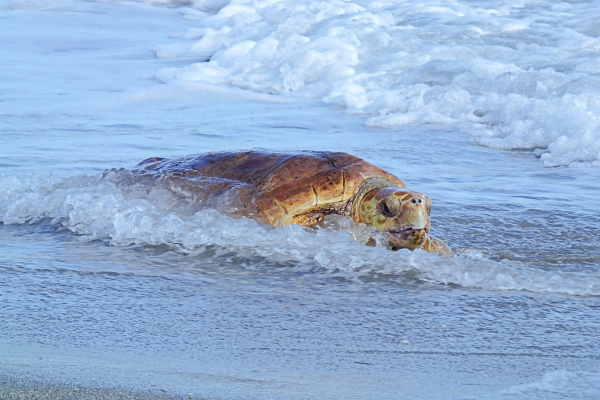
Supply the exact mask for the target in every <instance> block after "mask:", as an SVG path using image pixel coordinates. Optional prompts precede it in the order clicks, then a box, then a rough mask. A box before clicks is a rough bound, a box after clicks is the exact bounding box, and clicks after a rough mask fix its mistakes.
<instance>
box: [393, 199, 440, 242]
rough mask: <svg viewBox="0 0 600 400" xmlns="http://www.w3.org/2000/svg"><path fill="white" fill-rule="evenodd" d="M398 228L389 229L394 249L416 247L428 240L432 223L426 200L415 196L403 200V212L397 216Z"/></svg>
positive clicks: (396, 223)
mask: <svg viewBox="0 0 600 400" xmlns="http://www.w3.org/2000/svg"><path fill="white" fill-rule="evenodd" d="M394 225H396V228H393V229H390V231H389V242H390V246H391V247H392V248H393V249H400V248H407V249H416V248H419V247H421V246H422V245H423V244H424V243H425V241H426V240H427V237H428V234H429V229H430V223H429V213H428V212H427V207H426V203H425V200H424V199H422V198H420V197H418V196H414V197H412V198H411V199H410V200H408V201H405V202H403V205H402V213H401V214H400V215H399V216H398V217H397V218H396V220H395V224H394Z"/></svg>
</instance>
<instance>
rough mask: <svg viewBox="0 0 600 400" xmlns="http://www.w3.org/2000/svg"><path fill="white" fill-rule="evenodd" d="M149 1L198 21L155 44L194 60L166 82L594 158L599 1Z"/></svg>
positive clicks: (597, 162)
mask: <svg viewBox="0 0 600 400" xmlns="http://www.w3.org/2000/svg"><path fill="white" fill-rule="evenodd" d="M144 2H145V3H150V4H154V5H163V6H164V5H166V6H186V7H184V8H183V9H182V10H185V11H184V14H185V16H186V18H189V19H195V20H197V21H198V22H197V26H196V27H194V28H190V29H188V30H186V31H185V32H180V33H179V34H177V35H174V36H176V38H175V39H174V41H172V42H171V43H167V44H162V45H157V46H156V47H155V48H154V51H155V52H156V55H157V57H159V58H181V59H191V61H190V63H189V65H187V66H185V67H183V68H165V69H162V70H160V71H159V72H158V75H157V76H158V79H159V80H161V81H162V82H171V81H178V82H180V83H181V82H183V83H185V82H204V83H209V84H217V85H227V86H235V87H239V88H242V89H246V90H250V91H255V92H261V93H268V94H275V95H290V94H293V95H298V96H303V97H312V98H320V99H322V100H323V101H324V102H325V103H330V104H333V105H336V106H340V107H343V108H344V109H345V110H346V112H347V113H349V114H358V115H364V116H366V117H367V121H366V124H367V125H369V126H374V127H398V126H403V125H414V124H443V125H449V126H451V127H453V128H455V129H459V130H461V131H463V132H465V133H468V134H469V135H471V136H472V137H473V140H474V141H475V142H477V143H479V144H482V145H485V146H489V147H493V148H498V149H506V150H515V149H519V150H523V149H526V150H528V151H532V152H534V153H535V155H537V156H539V157H540V158H541V159H542V161H543V162H544V165H546V166H557V165H570V166H600V100H598V99H600V81H599V78H598V74H599V73H600V63H598V58H599V56H600V39H599V38H598V34H597V32H598V30H597V20H598V18H599V17H600V9H599V8H598V7H597V5H596V3H595V2H591V3H588V2H558V1H547V2H539V1H518V2H506V1H499V0H487V1H477V2H474V1H466V0H461V1H449V0H437V1H433V2H427V4H424V3H423V2H422V1H419V0H408V1H402V2H394V1H366V0H355V1H341V0H332V1H327V2H322V1H317V0H301V1H297V0H293V1H292V0H261V1H257V0H253V1H250V0H231V1H226V0H190V1H169V0H145V1H144ZM207 61H208V62H207Z"/></svg>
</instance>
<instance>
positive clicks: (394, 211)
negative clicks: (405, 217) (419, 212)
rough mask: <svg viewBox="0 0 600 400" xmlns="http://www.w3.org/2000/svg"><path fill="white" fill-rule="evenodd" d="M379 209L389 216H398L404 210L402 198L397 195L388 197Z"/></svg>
mask: <svg viewBox="0 0 600 400" xmlns="http://www.w3.org/2000/svg"><path fill="white" fill-rule="evenodd" d="M379 211H380V212H381V214H383V215H385V216H386V217H388V218H393V217H396V216H397V215H399V214H400V212H401V211H402V205H401V203H400V199H398V198H397V197H396V196H388V197H386V198H385V199H383V201H382V202H381V205H380V210H379Z"/></svg>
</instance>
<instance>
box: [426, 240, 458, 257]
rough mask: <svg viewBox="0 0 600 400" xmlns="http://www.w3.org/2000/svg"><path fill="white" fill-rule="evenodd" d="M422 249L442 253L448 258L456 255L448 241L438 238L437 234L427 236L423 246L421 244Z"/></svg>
mask: <svg viewBox="0 0 600 400" xmlns="http://www.w3.org/2000/svg"><path fill="white" fill-rule="evenodd" d="M421 249H423V250H425V251H428V252H430V253H438V254H441V255H443V256H444V257H447V258H451V257H454V252H453V251H452V250H451V249H450V247H448V245H447V244H446V243H444V242H443V241H442V240H441V239H438V238H436V237H435V236H431V235H429V236H428V237H427V240H426V241H425V243H424V244H423V246H421Z"/></svg>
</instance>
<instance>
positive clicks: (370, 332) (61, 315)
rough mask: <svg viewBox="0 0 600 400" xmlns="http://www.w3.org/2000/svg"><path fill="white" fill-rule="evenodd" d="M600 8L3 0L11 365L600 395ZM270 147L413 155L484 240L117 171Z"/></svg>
mask: <svg viewBox="0 0 600 400" xmlns="http://www.w3.org/2000/svg"><path fill="white" fill-rule="evenodd" d="M598 10H600V8H599V7H598V3H597V2H575V1H570V2H558V1H556V2H555V1H543V2H542V1H530V2H528V1H518V2H517V1H506V2H500V1H480V2H469V1H437V2H428V3H427V4H422V2H417V1H412V0H409V1H403V2H391V1H387V2H386V1H377V2H375V1H374V2H361V1H357V2H342V1H327V2H323V1H319V2H317V1H308V0H307V1H294V2H292V1H254V2H245V1H231V2H227V1H222V0H214V1H211V0H206V1H202V0H192V1H186V2H182V1H178V2H177V1H140V2H121V1H111V2H108V1H106V2H105V1H71V0H47V1H35V2H34V1H0V21H1V24H2V25H1V26H2V29H0V304H1V308H0V317H1V318H0V368H2V369H3V371H9V372H10V373H13V374H16V375H19V374H42V375H43V376H48V377H51V378H53V379H56V380H57V381H60V382H65V381H69V382H78V383H84V384H85V383H90V384H91V383H94V384H95V383H100V384H102V385H109V386H110V385H113V386H128V387H132V388H140V389H144V390H160V389H163V390H165V391H167V392H168V393H173V394H182V395H187V396H191V397H197V396H215V397H220V398H243V399H267V398H280V399H304V398H310V399H340V398H344V399H398V398H411V399H465V398H490V399H513V398H519V399H520V398H524V399H564V398H596V397H600V339H599V338H598V334H597V332H598V331H599V330H600V200H599V199H600V183H599V182H600V179H599V178H600V176H599V175H600V169H599V168H597V167H598V166H599V164H598V163H600V133H599V132H600V128H599V125H598V115H599V114H598V112H599V111H598V110H599V105H598V103H597V101H598V100H597V98H598V92H600V85H599V84H598V82H597V79H598V78H597V76H598V72H600V70H599V68H600V66H599V65H598V62H597V58H598V52H599V51H600V46H599V42H598V36H599V35H600V30H599V29H600V26H599V25H598V23H597V20H598V18H599V17H600V12H599V11H598ZM247 148H266V149H274V150H330V151H346V152H349V153H352V154H355V155H357V156H360V157H362V158H364V159H366V160H368V161H370V162H372V163H374V164H375V165H378V166H380V167H382V168H384V169H386V170H387V171H389V172H392V173H394V174H396V175H397V176H398V177H400V178H401V179H402V180H404V181H405V182H406V184H407V186H408V187H409V188H414V189H415V190H418V191H421V192H424V193H426V194H427V195H428V196H429V197H431V198H432V200H433V211H432V233H433V234H434V235H436V236H437V237H440V238H442V239H443V240H444V241H445V242H446V243H448V244H449V245H450V246H451V247H452V248H453V249H454V250H455V251H456V253H457V256H456V257H454V258H452V259H445V258H443V257H441V256H439V255H435V254H428V253H425V252H422V251H414V252H410V251H408V250H401V251H397V252H393V251H390V250H389V249H387V248H386V247H385V246H383V245H378V246H375V247H368V246H365V245H364V242H366V238H368V235H370V234H371V231H369V230H368V229H367V228H365V227H361V226H356V225H354V224H353V223H352V222H351V221H348V220H346V219H343V218H330V219H328V220H327V221H326V223H325V224H324V226H322V227H320V228H319V229H307V228H302V227H299V226H290V227H286V228H281V229H271V228H268V227H264V226H261V225H259V224H257V223H255V222H254V221H251V220H246V219H241V220H235V219H231V218H228V217H225V216H223V215H221V214H219V213H218V212H217V211H215V210H202V211H200V212H197V213H191V212H190V211H189V210H187V209H185V208H182V207H181V206H180V205H178V204H177V203H176V202H174V201H173V199H172V198H170V197H169V196H168V195H167V194H165V193H161V192H160V191H153V192H150V193H144V194H143V195H142V194H132V193H130V192H128V191H127V190H123V189H122V188H118V187H116V186H115V185H114V184H113V183H112V181H111V180H110V179H108V178H109V177H110V174H111V172H110V170H111V169H113V168H132V167H133V166H134V165H135V164H137V163H138V162H139V161H141V160H143V159H145V158H148V157H153V156H160V157H176V156H183V155H188V154H194V153H201V152H206V151H212V150H228V149H247ZM105 171H109V172H108V178H107V176H106V174H105V175H104V177H103V173H104V172H105Z"/></svg>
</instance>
